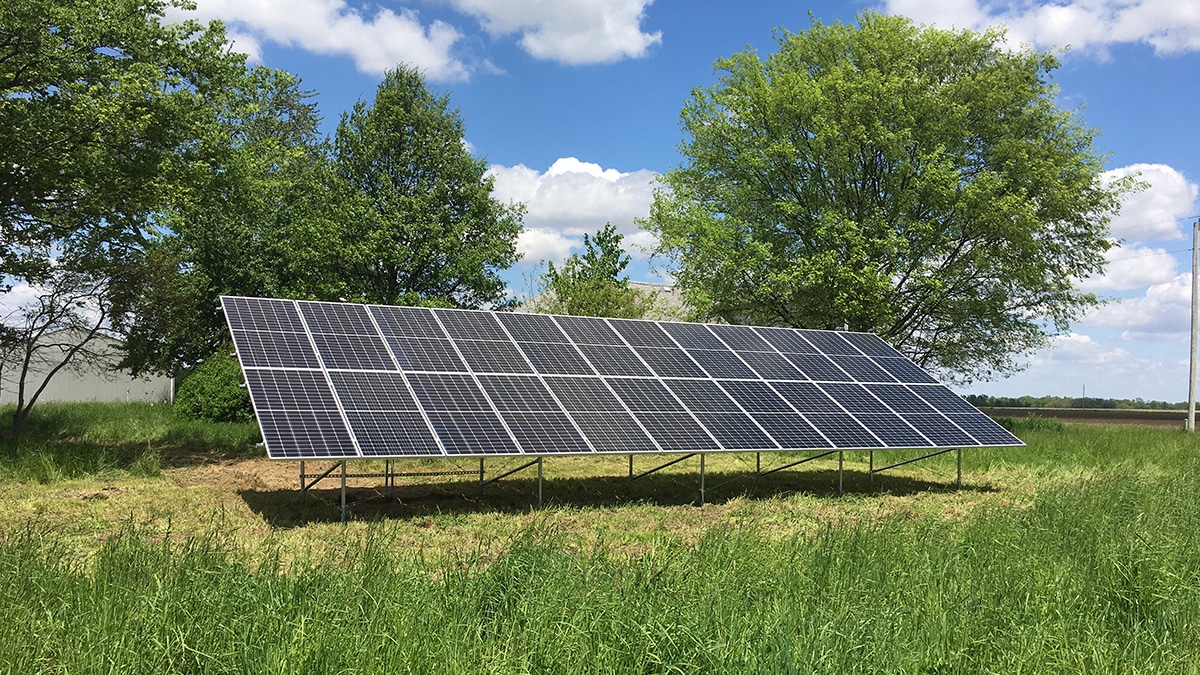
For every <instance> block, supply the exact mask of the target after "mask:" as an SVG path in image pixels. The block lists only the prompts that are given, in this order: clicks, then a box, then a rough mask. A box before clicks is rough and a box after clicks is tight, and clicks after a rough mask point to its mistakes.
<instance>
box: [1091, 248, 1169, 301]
mask: <svg viewBox="0 0 1200 675" xmlns="http://www.w3.org/2000/svg"><path fill="white" fill-rule="evenodd" d="M1104 257H1105V259H1106V260H1108V267H1107V268H1106V269H1105V271H1104V274H1102V275H1100V276H1095V277H1088V278H1087V279H1084V280H1082V281H1080V282H1079V287H1080V288H1081V289H1083V290H1085V291H1087V292H1089V293H1099V292H1104V291H1125V290H1130V289H1134V288H1145V287H1146V286H1149V285H1151V284H1161V283H1164V282H1167V281H1170V280H1171V279H1172V278H1174V277H1175V270H1176V267H1177V263H1176V261H1175V258H1174V257H1173V256H1172V255H1171V253H1169V252H1168V251H1167V250H1166V249H1162V248H1148V247H1145V246H1138V245H1133V246H1114V247H1113V248H1110V249H1109V250H1108V252H1107V253H1105V255H1104Z"/></svg>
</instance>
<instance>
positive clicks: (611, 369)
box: [579, 345, 654, 377]
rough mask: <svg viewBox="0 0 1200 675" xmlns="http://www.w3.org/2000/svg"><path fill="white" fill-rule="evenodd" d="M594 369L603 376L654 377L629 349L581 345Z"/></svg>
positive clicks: (580, 348)
mask: <svg viewBox="0 0 1200 675" xmlns="http://www.w3.org/2000/svg"><path fill="white" fill-rule="evenodd" d="M579 351H581V352H583V355H584V356H585V357H587V360H588V361H590V362H591V364H592V367H593V368H595V369H596V372H597V373H600V374H601V375H640V376H643V377H648V376H650V375H653V374H654V373H651V372H650V371H649V370H648V369H647V368H646V366H645V365H643V364H642V362H641V361H640V360H639V359H638V357H637V354H635V353H634V352H633V350H632V349H630V348H629V347H614V346H610V345H579Z"/></svg>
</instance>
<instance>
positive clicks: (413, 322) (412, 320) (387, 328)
mask: <svg viewBox="0 0 1200 675" xmlns="http://www.w3.org/2000/svg"><path fill="white" fill-rule="evenodd" d="M369 311H370V312H371V316H373V317H375V322H376V323H378V324H379V330H380V331H382V332H383V334H384V335H387V336H390V337H405V338H414V337H415V338H434V339H445V337H446V332H445V331H443V330H442V327H441V326H440V325H438V322H437V319H434V318H433V312H432V311H430V310H428V309H425V308H423V307H381V306H379V305H372V306H371V307H370V310H369Z"/></svg>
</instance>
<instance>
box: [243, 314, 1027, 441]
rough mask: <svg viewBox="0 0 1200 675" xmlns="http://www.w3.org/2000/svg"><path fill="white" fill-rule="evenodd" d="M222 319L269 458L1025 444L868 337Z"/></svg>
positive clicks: (286, 317) (541, 319)
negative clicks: (239, 361) (234, 351)
mask: <svg viewBox="0 0 1200 675" xmlns="http://www.w3.org/2000/svg"><path fill="white" fill-rule="evenodd" d="M222 303H223V307H224V311H225V315H226V318H227V320H228V321H229V324H230V332H231V335H232V336H233V339H234V344H235V347H236V349H237V355H238V358H239V359H240V360H241V364H242V367H243V371H244V372H245V375H246V380H247V387H248V388H249V390H250V395H251V399H252V401H253V402H254V406H255V410H256V414H257V415H258V418H259V423H260V426H261V427H262V430H263V438H264V440H265V441H266V445H267V449H268V453H269V454H270V456H271V457H273V458H290V459H305V458H317V459H340V458H351V457H380V458H382V457H399V456H439V455H455V456H476V457H479V456H486V455H516V454H529V453H533V454H537V455H548V454H560V453H575V454H584V453H590V452H593V451H595V452H605V453H622V454H624V453H645V452H710V451H721V450H729V451H770V450H781V449H782V450H820V449H828V448H847V449H867V448H881V449H882V448H924V447H939V448H950V447H970V446H980V445H1019V444H1020V441H1019V440H1018V439H1017V438H1016V437H1014V436H1013V435H1012V434H1010V433H1008V432H1007V431H1005V430H1004V429H1003V428H1001V427H999V426H998V425H996V424H995V423H994V422H993V421H991V420H990V419H988V418H987V417H986V416H984V415H983V414H982V413H980V412H979V411H977V410H976V409H975V408H974V407H972V406H970V405H969V404H967V403H966V402H965V401H963V400H962V399H961V398H959V397H958V396H957V395H955V394H954V393H953V392H952V391H950V390H949V389H947V388H946V387H944V386H942V385H940V384H938V383H937V381H936V380H935V379H934V378H932V377H931V376H930V375H929V374H928V373H925V372H924V371H923V370H921V369H920V368H918V367H917V366H916V365H914V364H913V363H912V362H910V361H909V360H907V359H905V358H903V357H902V356H900V355H899V354H898V352H896V351H895V350H893V349H892V348H891V347H890V346H888V345H887V344H886V343H884V342H883V341H882V340H880V339H879V338H878V337H876V336H873V335H870V334H866V333H835V332H831V331H812V330H803V329H791V328H769V327H752V326H731V325H701V324H685V323H672V322H662V323H659V322H653V321H643V320H626V319H597V318H589V317H567V316H543V315H529V314H523V315H522V314H498V313H490V312H480V311H473V310H449V309H436V310H430V309H423V308H413V307H382V306H367V305H354V304H345V303H341V304H339V303H322V302H308V301H299V302H298V301H292V300H270V299H257V298H236V297H224V298H222ZM630 345H632V348H631V347H630ZM681 347H682V349H681ZM397 367H398V368H399V370H397Z"/></svg>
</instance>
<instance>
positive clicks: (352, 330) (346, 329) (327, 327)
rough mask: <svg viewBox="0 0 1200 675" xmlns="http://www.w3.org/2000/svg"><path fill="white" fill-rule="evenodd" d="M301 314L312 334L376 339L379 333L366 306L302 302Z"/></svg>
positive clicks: (300, 304)
mask: <svg viewBox="0 0 1200 675" xmlns="http://www.w3.org/2000/svg"><path fill="white" fill-rule="evenodd" d="M297 304H298V305H299V306H300V313H301V314H303V315H304V323H306V324H308V330H309V331H310V332H312V333H333V334H338V335H370V336H372V337H375V336H377V335H379V331H377V330H375V324H374V323H372V322H371V317H370V315H368V314H367V308H366V306H365V305H351V304H345V303H333V302H300V303H297Z"/></svg>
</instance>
